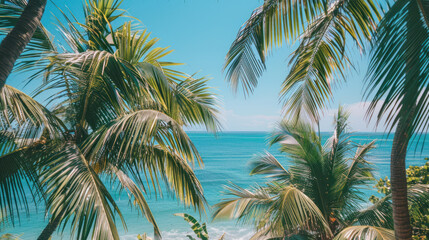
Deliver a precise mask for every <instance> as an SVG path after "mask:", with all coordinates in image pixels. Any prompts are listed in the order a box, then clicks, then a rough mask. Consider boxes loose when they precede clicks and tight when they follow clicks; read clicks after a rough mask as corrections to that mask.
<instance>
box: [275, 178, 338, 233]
mask: <svg viewBox="0 0 429 240" xmlns="http://www.w3.org/2000/svg"><path fill="white" fill-rule="evenodd" d="M280 186H281V185H280ZM276 187H278V186H276ZM281 189H282V190H281V191H280V192H279V195H278V196H277V199H276V200H275V202H274V204H273V205H272V208H271V209H270V211H272V212H275V214H274V216H273V218H272V219H270V220H271V221H272V222H271V223H269V225H270V226H269V229H270V232H272V233H275V235H279V234H282V233H286V234H287V235H289V234H290V235H292V234H294V233H298V232H299V231H300V230H308V231H318V232H320V233H323V235H325V236H330V235H332V233H331V230H330V229H329V225H328V223H327V221H326V219H325V218H324V216H323V214H322V212H321V210H320V209H319V208H318V207H317V205H316V204H315V203H314V202H313V201H312V200H311V199H310V198H309V197H308V196H307V195H305V194H304V193H303V192H301V191H300V190H298V189H297V188H294V187H290V186H286V187H284V186H281Z"/></svg>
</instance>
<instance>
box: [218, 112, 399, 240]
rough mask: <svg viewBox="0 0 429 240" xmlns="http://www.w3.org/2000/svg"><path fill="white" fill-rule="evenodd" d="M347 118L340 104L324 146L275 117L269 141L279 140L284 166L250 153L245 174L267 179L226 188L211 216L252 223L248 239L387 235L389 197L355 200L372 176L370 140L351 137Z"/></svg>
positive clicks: (302, 126) (309, 131)
mask: <svg viewBox="0 0 429 240" xmlns="http://www.w3.org/2000/svg"><path fill="white" fill-rule="evenodd" d="M347 118H348V113H346V112H345V111H343V110H342V109H341V108H340V109H339V111H338V114H337V116H336V117H335V126H334V133H333V135H332V136H331V137H330V138H329V139H328V140H327V141H326V142H325V143H324V144H322V140H321V139H320V137H319V136H318V134H317V133H316V132H315V131H314V130H313V128H312V127H311V125H310V124H307V123H304V122H302V121H299V122H297V123H295V122H293V123H291V122H290V121H283V122H281V123H280V124H279V126H278V129H277V130H276V131H275V132H274V133H273V134H272V136H271V141H270V144H279V149H280V152H281V153H283V154H286V156H287V157H288V159H290V161H289V164H290V165H289V168H285V167H284V166H283V165H282V164H281V163H280V162H279V161H278V160H277V159H276V158H275V157H274V156H273V155H271V154H270V153H268V152H266V153H265V154H262V155H259V156H257V157H256V159H255V160H254V161H253V162H252V164H251V166H252V170H251V172H250V174H251V175H265V176H266V177H267V178H268V179H269V181H268V182H267V183H266V184H265V185H256V186H254V187H253V188H251V189H243V188H241V187H239V186H237V185H234V184H232V185H230V186H228V187H227V191H226V194H227V195H229V196H231V197H230V198H227V199H224V200H222V201H221V202H220V203H218V204H216V205H215V212H214V219H218V218H237V219H238V220H239V221H240V222H241V223H253V224H254V225H255V228H256V234H255V235H254V236H253V238H252V239H289V238H290V239H295V238H296V239H301V238H302V239H333V238H334V237H335V238H336V239H344V238H342V237H341V236H355V237H352V238H349V237H347V238H346V239H379V238H377V237H371V236H382V238H380V239H394V238H393V231H392V230H390V229H391V228H392V227H393V226H392V221H391V215H390V214H389V213H390V211H389V210H390V208H389V207H390V205H389V200H388V199H387V198H386V199H383V201H380V202H378V203H377V205H371V206H368V207H364V206H362V205H363V203H365V201H366V197H365V194H364V192H363V191H362V188H365V187H368V186H369V185H368V184H370V183H371V182H372V180H373V169H372V166H371V164H370V163H369V162H368V159H367V158H368V155H369V154H370V152H371V150H372V149H373V148H374V142H370V143H367V144H363V145H359V144H357V143H355V142H353V141H352V140H351V139H350V136H351V134H350V132H349V126H348V123H347ZM374 233H377V234H379V235H374Z"/></svg>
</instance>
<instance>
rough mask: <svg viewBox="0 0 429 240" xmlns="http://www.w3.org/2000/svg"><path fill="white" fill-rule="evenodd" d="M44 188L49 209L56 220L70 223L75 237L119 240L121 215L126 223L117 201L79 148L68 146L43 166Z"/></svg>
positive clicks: (52, 155)
mask: <svg viewBox="0 0 429 240" xmlns="http://www.w3.org/2000/svg"><path fill="white" fill-rule="evenodd" d="M43 165H44V166H45V170H44V171H43V172H42V176H43V178H42V179H43V180H42V184H43V185H44V186H45V187H46V192H47V193H48V194H49V199H48V208H49V212H50V215H51V217H52V218H53V219H55V218H57V217H60V218H62V219H63V220H62V224H63V225H64V226H67V223H68V222H69V221H70V220H71V223H70V224H71V225H70V227H71V233H72V236H74V235H75V234H76V238H77V239H86V238H88V237H89V236H91V238H95V239H119V235H118V231H117V228H116V224H115V215H116V214H118V215H119V217H120V218H121V221H122V223H123V225H124V227H125V222H124V219H123V217H122V215H121V213H120V211H119V209H118V207H117V206H116V204H115V201H114V199H113V198H112V196H111V195H110V194H109V192H108V190H107V189H106V187H105V186H104V184H103V183H102V181H101V180H100V178H99V176H98V175H97V174H96V173H95V171H94V169H92V167H91V166H90V165H89V162H88V160H87V159H86V158H85V157H84V156H83V154H82V153H81V152H80V150H79V149H78V147H77V146H75V145H74V144H72V143H65V144H64V147H63V149H62V150H61V151H59V152H56V153H55V152H54V153H53V154H51V155H50V156H49V158H47V160H46V161H45V162H44V164H43Z"/></svg>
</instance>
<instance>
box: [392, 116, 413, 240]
mask: <svg viewBox="0 0 429 240" xmlns="http://www.w3.org/2000/svg"><path fill="white" fill-rule="evenodd" d="M406 120H407V117H402V118H401V119H400V120H399V123H398V126H397V129H396V132H395V136H394V137H393V145H392V153H391V162H390V179H391V187H392V202H393V219H394V226H395V236H396V239H401V240H403V239H404V240H410V239H411V234H412V229H411V224H410V215H409V211H408V199H407V176H406V166H405V157H406V154H407V148H408V143H409V139H410V136H408V134H407V131H406V125H407V123H406Z"/></svg>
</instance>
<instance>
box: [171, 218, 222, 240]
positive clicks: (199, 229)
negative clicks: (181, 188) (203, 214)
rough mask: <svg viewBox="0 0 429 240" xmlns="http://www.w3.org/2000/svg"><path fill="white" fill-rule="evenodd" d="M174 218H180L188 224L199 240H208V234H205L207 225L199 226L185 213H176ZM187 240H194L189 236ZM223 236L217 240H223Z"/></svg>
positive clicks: (195, 220)
mask: <svg viewBox="0 0 429 240" xmlns="http://www.w3.org/2000/svg"><path fill="white" fill-rule="evenodd" d="M174 216H178V217H182V218H183V219H184V220H185V221H186V222H188V223H189V224H190V225H191V229H192V231H193V232H194V233H195V235H196V236H197V237H198V238H199V239H201V240H209V238H210V237H209V233H208V232H207V224H206V223H203V224H200V223H199V222H198V221H197V219H195V218H194V217H192V216H191V215H189V214H186V213H176V214H174ZM187 237H188V238H189V240H196V239H195V238H194V237H192V236H191V235H187ZM224 237H225V234H223V235H222V236H221V237H220V238H219V240H224Z"/></svg>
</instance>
